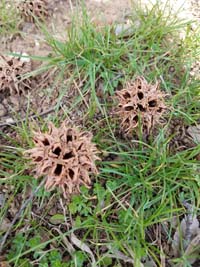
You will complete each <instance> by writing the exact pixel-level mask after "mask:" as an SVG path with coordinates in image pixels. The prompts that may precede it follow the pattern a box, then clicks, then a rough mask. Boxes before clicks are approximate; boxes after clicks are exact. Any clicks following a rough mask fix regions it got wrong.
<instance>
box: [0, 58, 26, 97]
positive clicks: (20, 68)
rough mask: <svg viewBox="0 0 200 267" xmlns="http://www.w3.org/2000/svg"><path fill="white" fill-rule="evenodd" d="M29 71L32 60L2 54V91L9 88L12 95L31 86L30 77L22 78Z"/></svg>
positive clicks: (0, 74)
mask: <svg viewBox="0 0 200 267" xmlns="http://www.w3.org/2000/svg"><path fill="white" fill-rule="evenodd" d="M29 71H31V62H30V60H29V61H27V60H23V58H19V57H18V58H17V57H9V56H7V57H6V56H3V55H0V92H1V91H6V90H9V92H10V94H11V95H12V94H16V93H18V94H19V93H20V92H21V91H23V89H24V88H25V87H29V81H28V79H25V80H23V79H22V76H23V75H24V74H25V73H28V72H29Z"/></svg>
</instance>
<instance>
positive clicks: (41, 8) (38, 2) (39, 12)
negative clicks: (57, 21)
mask: <svg viewBox="0 0 200 267" xmlns="http://www.w3.org/2000/svg"><path fill="white" fill-rule="evenodd" d="M47 5H48V2H47V1H46V0H33V1H31V0H25V1H22V2H20V4H19V5H18V9H19V11H20V13H21V16H22V17H23V18H24V20H25V21H27V22H34V20H35V19H34V17H37V18H38V19H44V18H46V17H48V8H47Z"/></svg>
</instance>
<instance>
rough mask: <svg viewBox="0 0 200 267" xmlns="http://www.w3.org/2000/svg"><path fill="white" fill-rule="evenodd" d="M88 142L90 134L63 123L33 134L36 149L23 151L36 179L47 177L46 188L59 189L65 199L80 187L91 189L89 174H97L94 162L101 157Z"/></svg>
mask: <svg viewBox="0 0 200 267" xmlns="http://www.w3.org/2000/svg"><path fill="white" fill-rule="evenodd" d="M91 140H92V134H91V133H89V132H80V131H79V130H78V129H76V128H72V127H67V126H66V125H65V124H64V123H63V124H62V125H61V127H60V128H56V127H55V126H54V125H53V124H52V123H50V124H49V131H48V133H42V132H38V133H35V136H34V139H33V141H34V144H35V147H34V148H32V149H29V150H27V151H25V155H27V156H28V157H29V158H30V159H31V160H32V162H33V164H34V165H35V177H36V178H38V177H40V176H46V177H47V180H46V184H45V188H46V189H47V190H51V189H54V188H55V187H56V186H58V187H60V188H61V189H62V191H63V194H64V197H65V198H68V197H69V196H70V195H71V194H74V193H78V192H79V191H80V186H81V185H85V186H86V187H89V186H90V184H91V180H90V173H93V174H98V171H97V168H96V165H95V161H96V160H99V159H100V158H99V157H98V156H97V153H98V151H97V149H96V146H95V145H94V144H93V143H92V141H91Z"/></svg>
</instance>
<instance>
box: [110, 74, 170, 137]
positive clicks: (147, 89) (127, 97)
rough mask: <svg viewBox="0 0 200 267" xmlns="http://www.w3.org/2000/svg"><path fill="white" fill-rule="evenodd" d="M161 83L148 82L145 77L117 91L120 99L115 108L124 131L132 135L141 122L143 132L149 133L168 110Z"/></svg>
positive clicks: (117, 96)
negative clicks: (160, 86)
mask: <svg viewBox="0 0 200 267" xmlns="http://www.w3.org/2000/svg"><path fill="white" fill-rule="evenodd" d="M158 87H159V84H158V83H157V84H154V85H152V84H148V83H147V81H146V80H145V79H144V78H143V77H137V78H136V80H135V81H134V82H132V83H129V84H128V85H127V88H125V89H122V90H120V91H117V92H116V98H117V101H118V106H117V109H115V110H114V114H116V115H117V116H118V117H119V118H120V120H121V124H120V126H121V129H122V131H123V132H124V133H125V134H127V135H130V134H131V133H132V132H133V130H134V129H137V128H138V126H139V124H140V123H141V126H142V131H143V133H149V132H150V130H151V129H152V128H153V127H154V125H155V124H157V123H158V122H159V119H160V117H161V116H162V114H163V112H164V111H165V110H166V106H165V104H164V96H165V94H164V93H162V92H161V91H160V90H159V89H158Z"/></svg>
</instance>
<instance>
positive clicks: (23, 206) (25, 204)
mask: <svg viewBox="0 0 200 267" xmlns="http://www.w3.org/2000/svg"><path fill="white" fill-rule="evenodd" d="M45 182H46V179H43V180H42V182H41V183H40V184H39V185H38V186H37V187H36V189H35V190H34V191H33V192H32V194H31V195H30V197H29V198H28V199H27V200H26V201H25V202H24V203H23V204H22V206H21V208H20V210H19V211H18V212H17V213H16V215H15V217H14V219H13V220H12V223H11V224H10V226H9V228H8V230H7V232H6V233H5V235H4V236H3V238H2V241H1V245H0V255H1V253H2V250H3V247H4V244H5V242H6V240H7V238H8V236H9V235H10V232H11V230H12V227H13V225H14V224H15V223H16V221H17V220H18V219H19V217H20V216H21V214H22V212H23V210H24V209H25V208H26V207H27V206H28V204H29V203H30V202H31V201H32V199H33V198H34V196H35V195H36V193H37V192H38V190H39V189H40V188H41V187H42V186H43V185H44V183H45Z"/></svg>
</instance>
